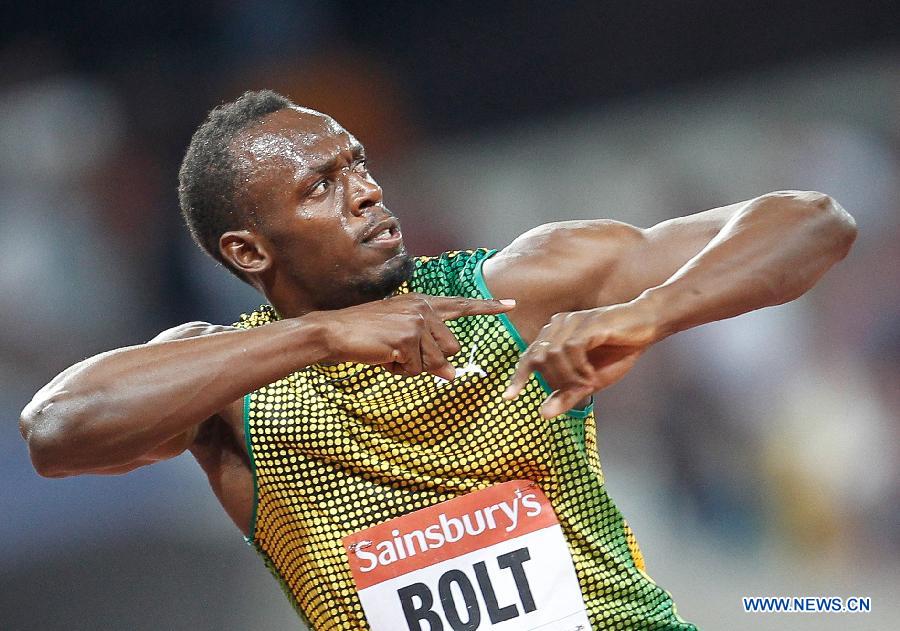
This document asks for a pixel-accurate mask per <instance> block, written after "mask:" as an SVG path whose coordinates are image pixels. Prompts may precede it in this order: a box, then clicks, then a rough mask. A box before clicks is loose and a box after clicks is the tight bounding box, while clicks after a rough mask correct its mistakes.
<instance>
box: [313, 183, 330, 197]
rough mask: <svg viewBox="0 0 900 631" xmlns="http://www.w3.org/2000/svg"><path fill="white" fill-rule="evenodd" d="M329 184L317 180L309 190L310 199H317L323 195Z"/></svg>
mask: <svg viewBox="0 0 900 631" xmlns="http://www.w3.org/2000/svg"><path fill="white" fill-rule="evenodd" d="M328 185H329V182H328V180H326V179H322V180H319V181H318V182H316V183H315V184H314V185H313V187H312V188H311V189H309V196H310V197H318V196H319V195H322V194H324V193H325V191H327V190H328Z"/></svg>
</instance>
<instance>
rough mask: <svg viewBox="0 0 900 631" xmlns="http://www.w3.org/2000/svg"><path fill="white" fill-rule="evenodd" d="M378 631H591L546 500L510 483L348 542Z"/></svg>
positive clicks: (522, 483)
mask: <svg viewBox="0 0 900 631" xmlns="http://www.w3.org/2000/svg"><path fill="white" fill-rule="evenodd" d="M343 544H344V549H345V550H346V551H347V554H348V557H349V560H350V568H351V570H352V572H353V579H354V581H355V582H356V589H357V592H358V593H359V599H360V601H361V602H362V606H363V610H364V611H365V614H366V620H367V622H368V623H369V626H370V627H371V629H372V631H399V630H404V631H406V630H408V631H445V630H446V631H476V630H481V629H500V630H502V631H532V630H534V631H538V630H539V631H588V630H589V629H590V628H591V627H590V623H589V622H588V617H587V612H586V611H585V607H584V600H583V598H582V596H581V588H580V587H579V585H578V578H577V577H576V575H575V567H574V566H573V565H572V557H571V554H570V552H569V547H568V545H567V544H566V541H565V538H564V537H563V534H562V529H561V528H560V526H559V520H558V519H557V518H556V514H555V513H554V512H553V508H552V507H551V506H550V502H549V501H548V500H547V498H546V496H544V494H543V493H542V492H541V490H540V489H539V488H538V487H537V485H536V484H534V483H532V482H530V481H528V480H513V481H511V482H504V483H502V484H497V485H495V486H492V487H490V488H487V489H483V490H481V491H476V492H474V493H469V494H467V495H463V496H461V497H457V498H455V499H452V500H450V501H447V502H444V503H442V504H437V505H435V506H431V507H429V508H424V509H422V510H419V511H416V512H414V513H410V514H408V515H404V516H403V517H398V518H396V519H392V520H390V521H386V522H384V523H381V524H378V525H376V526H373V527H372V528H368V529H366V530H362V531H360V532H357V533H354V534H352V535H350V536H348V537H345V538H344V539H343Z"/></svg>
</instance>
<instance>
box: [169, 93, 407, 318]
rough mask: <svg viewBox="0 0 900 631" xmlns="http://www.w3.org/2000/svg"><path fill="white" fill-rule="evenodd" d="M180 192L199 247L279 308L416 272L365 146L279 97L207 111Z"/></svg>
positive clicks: (318, 304)
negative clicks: (370, 165)
mask: <svg viewBox="0 0 900 631" xmlns="http://www.w3.org/2000/svg"><path fill="white" fill-rule="evenodd" d="M178 191H179V198H180V201H181V210H182V214H183V215H184V218H185V221H186V222H187V225H188V227H189V229H190V231H191V235H192V236H193V237H194V240H195V241H196V242H197V244H198V245H200V247H201V248H202V249H203V250H204V251H206V252H207V253H208V254H209V255H211V256H212V257H213V258H215V259H216V260H217V261H219V262H220V263H222V264H223V265H224V266H225V267H227V268H228V269H229V270H231V271H232V272H233V273H234V274H236V275H237V276H238V277H239V278H241V279H243V280H245V281H246V282H248V283H250V284H251V285H253V286H254V287H256V288H257V289H259V290H260V291H262V292H263V293H264V294H265V295H266V296H267V298H268V299H269V300H270V301H271V302H272V304H273V305H274V306H275V307H276V309H278V311H279V312H280V313H281V314H282V315H285V316H290V315H299V314H300V313H303V312H305V311H310V310H314V309H333V308H339V307H344V306H348V305H351V304H358V303H361V302H366V301H369V300H375V299H378V298H383V297H385V296H387V295H389V294H390V293H391V292H393V291H394V290H395V289H396V288H397V287H398V286H399V285H400V284H401V283H402V282H403V281H404V280H406V279H408V278H409V276H410V275H411V273H412V269H413V262H412V259H411V258H410V257H409V255H408V254H407V253H406V249H405V248H404V246H403V237H402V234H401V233H400V227H399V224H398V223H397V221H396V219H395V218H394V217H393V215H392V214H391V213H390V211H388V210H387V208H385V206H384V203H383V197H382V191H381V187H379V186H378V184H377V183H376V182H375V179H374V178H373V177H372V175H371V173H370V172H369V170H368V167H367V163H366V155H365V149H364V148H363V146H362V144H360V142H359V141H358V140H357V139H356V138H354V137H353V135H352V134H350V133H349V132H348V131H347V130H345V129H344V128H343V127H341V126H340V125H339V124H338V123H337V122H336V121H335V120H334V119H332V118H331V117H330V116H327V115H325V114H322V113H320V112H316V111H315V110H311V109H307V108H303V107H299V106H296V105H294V104H293V103H291V102H290V101H288V100H287V99H286V98H284V97H282V96H280V95H278V94H276V93H274V92H271V91H268V90H264V91H260V92H247V93H246V94H244V95H243V96H241V97H240V98H239V99H237V100H236V101H234V102H231V103H227V104H225V105H222V106H220V107H217V108H216V109H214V110H212V111H211V112H210V113H209V116H208V117H207V119H206V121H204V123H203V124H202V125H201V126H200V128H199V129H198V130H197V131H196V133H195V134H194V136H193V138H192V139H191V144H190V146H189V147H188V150H187V153H186V154H185V157H184V161H183V162H182V165H181V171H180V173H179V189H178Z"/></svg>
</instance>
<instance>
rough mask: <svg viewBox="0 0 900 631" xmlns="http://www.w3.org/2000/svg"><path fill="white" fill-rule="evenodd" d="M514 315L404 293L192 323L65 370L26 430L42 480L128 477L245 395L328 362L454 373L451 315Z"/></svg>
mask: <svg viewBox="0 0 900 631" xmlns="http://www.w3.org/2000/svg"><path fill="white" fill-rule="evenodd" d="M510 308H511V305H508V304H502V303H500V302H499V301H494V300H490V301H481V300H466V299H461V298H443V297H428V296H419V295H417V294H406V295H404V296H398V297H395V298H390V299H387V300H380V301H376V302H372V303H366V304H364V305H358V306H356V307H350V308H347V309H340V310H336V311H321V312H313V313H310V314H307V315H305V316H301V317H299V318H291V319H286V320H282V321H279V322H274V323H272V324H268V325H266V326H264V327H259V328H254V329H249V330H236V329H231V328H229V327H218V326H213V325H209V324H205V323H191V324H186V325H182V326H180V327H176V328H175V329H171V330H169V331H167V332H165V333H163V334H162V335H160V336H158V337H157V338H155V339H154V340H153V341H151V342H150V343H148V344H143V345H139V346H132V347H128V348H122V349H118V350H115V351H110V352H108V353H103V354H101V355H98V356H96V357H92V358H90V359H87V360H85V361H83V362H81V363H79V364H76V365H74V366H72V367H71V368H69V369H67V370H65V371H64V372H63V373H61V374H60V375H58V376H57V377H56V378H55V379H53V380H52V381H51V382H50V383H49V384H47V385H46V386H45V387H44V388H42V389H41V390H40V391H39V392H38V393H37V394H36V395H35V396H34V399H33V400H32V401H31V403H29V404H28V405H27V406H26V407H25V409H24V410H23V412H22V415H21V418H20V421H19V425H20V429H21V432H22V436H23V437H24V438H25V440H26V441H27V442H28V446H29V450H30V452H31V458H32V462H33V464H34V466H35V469H36V470H37V471H38V472H39V473H40V474H41V475H45V476H48V477H61V476H67V475H75V474H80V473H121V472H124V471H128V470H130V469H133V468H135V467H138V466H141V465H143V464H149V463H151V462H154V461H157V460H161V459H163V458H170V457H173V456H175V455H177V454H179V453H181V452H182V451H184V450H185V449H187V448H188V447H190V446H191V444H192V442H193V440H194V438H195V437H196V435H197V432H198V428H199V425H200V424H201V423H202V422H203V421H205V420H206V419H208V418H211V417H212V416H214V415H227V414H239V413H240V412H239V410H238V408H239V405H238V404H239V400H240V398H241V397H242V396H243V395H244V394H246V393H247V392H251V391H253V390H256V389H258V388H260V387H262V386H263V385H265V384H267V383H271V382H273V381H276V380H277V379H280V378H282V377H284V376H285V375H287V374H289V373H291V372H293V371H295V370H298V369H300V368H303V367H305V366H309V365H310V364H314V363H317V362H320V361H358V362H361V363H369V364H383V365H386V367H387V368H388V369H390V370H394V371H395V372H400V373H403V374H418V373H419V372H422V371H427V372H432V373H434V374H438V375H440V376H443V377H446V378H452V377H453V368H452V366H450V365H449V363H447V358H448V357H450V356H452V355H453V354H454V353H456V352H457V351H458V350H459V345H458V343H457V342H456V340H455V339H454V338H453V335H452V333H450V331H449V329H448V328H447V327H446V326H445V325H444V320H449V319H453V318H457V317H460V316H464V315H475V314H480V313H501V312H504V311H508V310H509V309H510Z"/></svg>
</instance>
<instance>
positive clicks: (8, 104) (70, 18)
mask: <svg viewBox="0 0 900 631" xmlns="http://www.w3.org/2000/svg"><path fill="white" fill-rule="evenodd" d="M0 11H2V13H0V38H2V39H0V227H2V229H0V252H2V253H3V255H4V256H3V266H2V269H0V321H2V322H3V326H2V327H0V386H2V387H0V421H2V423H0V456H2V458H0V474H2V477H3V483H2V484H0V542H2V543H0V628H2V629H16V630H35V631H37V630H40V631H50V630H57V629H59V630H62V629H66V630H80V629H116V630H118V629H123V630H126V629H127V630H131V629H136V630H137V629H139V630H143V629H147V630H150V629H154V630H157V629H177V630H182V629H184V630H188V629H190V630H191V631H199V630H206V629H210V630H213V629H226V630H235V631H237V630H243V629H287V628H296V627H297V622H296V618H295V617H294V616H293V614H292V612H291V610H290V608H289V606H288V605H287V602H286V601H285V600H284V598H283V596H282V595H281V593H280V590H279V589H278V587H277V585H276V583H275V582H274V580H273V579H271V578H270V577H269V576H268V575H267V573H266V571H265V569H264V568H263V566H262V564H261V563H260V562H259V561H258V560H257V559H256V558H255V557H254V555H253V553H252V551H251V550H250V549H249V548H248V547H247V546H246V545H245V544H244V543H243V541H242V539H241V537H240V535H239V533H238V532H237V530H236V529H235V528H234V527H233V526H232V525H230V523H229V522H228V520H227V518H226V516H225V514H224V512H223V511H222V510H221V509H220V508H219V507H218V505H217V504H216V502H215V501H214V499H213V498H212V494H211V493H210V492H209V491H208V489H207V487H206V482H205V480H204V479H203V477H202V475H201V473H200V470H199V468H198V467H197V466H196V465H195V464H194V463H193V461H191V460H190V458H189V457H187V456H182V457H180V458H178V459H175V460H173V461H170V462H167V463H164V464H160V465H156V466H154V467H150V468H147V469H145V470H139V471H137V472H134V473H131V474H129V475H127V476H122V477H108V478H103V477H84V478H73V479H63V480H46V479H42V478H39V477H38V476H37V475H36V474H35V473H34V471H33V470H32V469H31V467H30V464H29V461H28V456H27V453H26V449H25V446H24V443H23V442H22V441H21V439H20V438H19V435H18V431H17V427H16V421H17V417H18V413H19V411H20V410H21V408H22V407H23V406H24V405H25V404H26V403H27V402H28V400H29V399H30V397H31V396H32V394H33V393H34V392H35V390H37V389H38V388H39V387H40V386H41V385H43V384H44V383H46V382H47V381H48V380H49V379H50V378H51V377H52V376H53V375H55V374H56V373H57V372H59V371H60V370H62V369H63V368H65V367H67V366H69V365H71V364H72V363H74V362H76V361H78V360H80V359H82V358H84V357H87V356H90V355H93V354H96V353H98V352H100V351H103V350H107V349H110V348H114V347H117V346H122V345H127V344H135V343H140V342H142V341H145V340H147V339H148V338H150V337H152V336H153V335H154V334H155V333H156V332H158V331H159V330H160V329H163V328H166V327H169V326H172V325H174V324H176V323H179V322H183V321H186V320H197V319H201V320H209V321H212V322H222V323H229V322H231V321H233V320H234V319H236V317H237V316H238V315H239V314H240V313H241V312H242V311H247V310H250V309H252V308H253V307H254V306H255V305H256V304H257V303H258V302H259V300H260V299H259V298H258V297H257V296H255V295H254V294H253V293H252V292H251V291H250V290H249V289H248V288H247V287H244V286H242V285H241V284H240V283H239V282H238V281H236V280H235V279H233V278H232V277H231V276H230V275H229V274H227V273H225V272H223V271H222V270H220V269H217V268H216V266H215V265H214V264H213V263H212V262H211V261H209V260H207V259H206V258H204V257H203V256H202V255H201V253H200V252H199V251H198V250H197V249H196V247H194V246H193V244H192V243H191V241H190V239H189V238H188V236H187V233H186V231H185V230H184V228H183V226H182V224H181V220H180V216H179V212H178V205H177V197H176V194H175V187H176V176H177V169H178V165H179V162H180V159H181V156H182V154H183V152H184V150H185V148H186V146H187V143H188V141H189V139H190V135H191V133H192V131H193V130H194V129H195V128H196V126H197V125H198V124H199V123H200V122H201V121H202V119H203V117H204V115H205V113H206V111H207V110H208V109H210V108H211V107H213V106H214V105H216V104H218V103H221V102H223V101H225V100H230V99H232V98H234V97H236V96H238V95H239V94H240V93H241V92H243V91H244V90H247V89H255V88H261V87H270V88H274V89H276V90H279V91H282V92H283V93H285V94H286V95H288V96H290V97H291V98H293V99H294V100H295V101H296V102H298V103H300V104H303V105H308V106H310V107H314V108H317V109H321V110H323V111H325V112H328V113H330V114H332V115H334V116H335V118H337V119H338V120H339V121H340V122H342V123H343V124H344V125H345V126H346V127H347V128H348V129H350V130H351V131H353V132H354V133H355V134H356V135H357V136H358V137H359V138H360V139H361V140H362V141H363V142H364V143H366V145H367V146H368V148H369V153H370V156H371V163H370V164H371V167H372V169H373V171H374V173H375V175H376V177H378V179H379V180H380V182H381V184H382V186H383V187H384V189H385V194H386V201H387V203H388V205H389V206H390V207H391V208H392V209H393V210H394V211H395V212H396V213H397V214H398V215H399V216H400V218H401V219H402V220H403V222H404V228H405V230H404V232H405V234H406V235H407V242H408V244H409V245H410V248H411V250H412V251H413V252H414V253H420V254H433V253H437V252H440V251H442V250H444V249H449V248H460V247H475V246H489V247H502V246H503V245H504V244H506V243H508V242H509V240H510V239H512V238H513V237H515V236H516V235H518V234H520V233H521V232H523V231H524V230H526V229H528V228H531V227H533V226H535V225H538V224H540V223H544V222H547V221H553V220H558V219H572V218H593V217H611V218H614V219H619V220H623V221H628V222H631V223H634V224H637V225H643V226H647V225H651V224H653V223H655V222H657V221H660V220H663V219H666V218H669V217H672V216H676V215H680V214H685V213H689V212H694V211H697V210H702V209H705V208H710V207H713V206H717V205H721V204H725V203H730V202H733V201H737V200H741V199H747V198H750V197H753V196H755V195H759V194H762V193H765V192H767V191H770V190H776V189H784V188H800V189H817V190H822V191H825V192H827V193H829V194H831V195H833V196H834V197H835V198H837V199H838V200H839V201H840V202H841V203H842V204H843V205H844V206H845V207H846V208H847V209H848V210H850V211H851V212H852V213H853V214H854V215H855V216H856V218H857V220H858V223H859V226H860V230H861V233H860V237H859V240H858V242H857V245H856V247H855V249H854V251H853V252H852V253H851V255H850V257H849V258H848V259H847V260H846V261H844V262H843V263H842V264H841V265H840V266H838V267H837V268H836V269H835V270H834V271H833V272H832V273H830V274H829V275H828V276H827V277H826V278H825V279H824V280H823V281H822V282H821V284H820V285H819V286H818V287H817V288H816V289H814V290H813V291H812V292H811V293H810V294H809V295H807V296H805V297H804V298H802V299H801V300H799V301H797V302H795V303H792V304H790V305H788V306H785V307H780V308H778V309H770V310H765V311H762V312H758V313H755V314H751V315H748V316H743V317H741V318H738V319H736V320H734V321H728V322H723V323H718V324H715V325H708V326H706V327H702V328H700V329H698V330H696V331H692V332H689V333H686V334H682V335H680V336H676V337H675V338H673V339H671V340H667V341H666V342H664V343H662V344H660V345H659V347H658V348H656V349H654V351H652V352H651V353H649V354H648V356H647V357H646V358H644V359H643V360H642V363H641V364H639V366H638V367H637V368H636V369H635V370H634V371H633V373H632V374H631V375H630V376H629V377H628V378H626V379H625V380H624V381H623V382H622V383H621V384H619V385H617V386H615V387H614V388H612V389H610V390H609V391H607V392H604V393H603V394H602V395H601V396H600V397H599V398H598V401H597V413H598V421H599V423H598V424H599V426H600V449H601V456H602V458H603V462H604V467H605V470H606V476H607V480H608V485H609V486H610V488H611V492H612V494H613V497H615V498H616V499H617V501H618V503H619V505H620V507H621V508H622V509H623V511H624V512H625V514H626V515H627V516H628V518H629V521H630V522H631V524H632V526H633V528H634V530H635V531H636V533H637V535H638V538H639V540H640V541H641V543H642V546H643V547H644V551H645V554H646V556H647V558H648V569H649V573H650V574H651V576H653V577H654V578H655V579H656V580H657V582H659V583H660V584H661V585H663V586H664V587H666V588H667V589H668V590H669V591H671V592H672V594H673V595H674V597H675V600H676V602H677V603H678V604H679V611H680V612H681V613H682V614H683V615H684V616H685V617H686V618H688V619H690V620H692V621H696V622H697V623H698V624H700V626H701V627H702V628H704V629H731V630H741V629H759V628H765V629H791V630H793V629H879V630H883V629H888V628H895V625H896V620H898V619H900V604H898V599H897V595H898V593H900V571H898V559H900V484H898V445H900V441H898V423H897V421H898V416H900V308H898V307H900V246H898V241H900V195H898V194H900V20H898V11H897V5H896V2H895V1H871V2H866V1H861V2H846V1H844V2H830V1H822V2H813V1H799V0H786V1H782V2H773V1H764V2H749V3H748V2H738V1H737V0H716V1H714V0H692V1H684V2H659V1H655V2H649V1H646V0H633V1H631V2H620V3H609V2H607V3H599V2H592V3H588V2H566V3H550V2H546V1H544V2H511V3H460V2H427V1H421V2H411V3H388V2H359V1H350V0H345V1H334V2H311V1H306V2H303V1H294V2H292V1H289V0H255V1H250V0H232V1H219V2H198V1H195V0H182V1H180V2H172V1H169V0H158V1H155V2H116V3H113V2H81V1H72V2H65V3H63V2H32V3H16V4H15V5H12V4H7V5H4V7H3V8H2V9H0ZM744 595H836V596H843V597H847V596H857V595H861V596H871V597H872V598H873V612H872V613H871V614H868V615H856V616H851V615H825V614H820V615H816V614H805V615H799V614H795V615H793V616H790V615H772V614H768V615H765V616H761V615H751V614H745V613H743V611H742V610H741V605H740V597H741V596H744Z"/></svg>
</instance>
